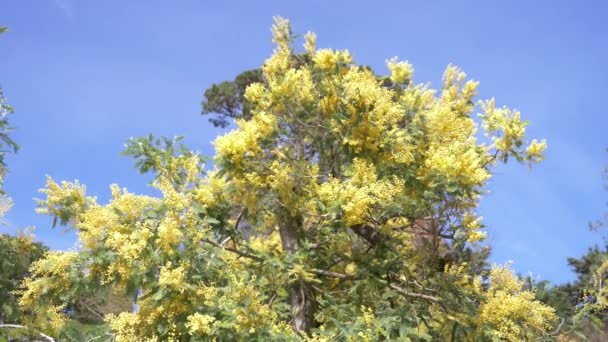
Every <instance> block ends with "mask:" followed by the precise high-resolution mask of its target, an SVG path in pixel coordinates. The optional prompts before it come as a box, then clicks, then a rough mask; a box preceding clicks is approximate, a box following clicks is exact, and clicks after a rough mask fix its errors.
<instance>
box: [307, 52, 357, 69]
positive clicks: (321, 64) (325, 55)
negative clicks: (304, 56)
mask: <svg viewBox="0 0 608 342" xmlns="http://www.w3.org/2000/svg"><path fill="white" fill-rule="evenodd" d="M351 60H352V56H351V55H350V53H349V52H348V51H347V50H342V51H339V50H332V49H320V50H317V51H316V53H315V55H314V56H313V62H314V63H315V66H316V67H317V68H319V69H321V70H325V71H333V70H335V68H337V67H338V65H346V64H349V63H350V62H351Z"/></svg>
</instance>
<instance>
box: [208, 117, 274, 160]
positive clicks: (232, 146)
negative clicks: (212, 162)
mask: <svg viewBox="0 0 608 342" xmlns="http://www.w3.org/2000/svg"><path fill="white" fill-rule="evenodd" d="M237 123H238V125H239V127H240V129H239V130H234V131H232V132H229V133H227V134H225V135H224V136H221V137H219V138H217V139H216V140H215V150H216V152H217V155H218V157H219V158H223V159H225V160H227V161H230V162H231V163H233V164H235V165H237V166H239V165H240V164H241V162H242V161H243V158H245V157H246V156H247V157H254V156H255V155H256V154H257V153H259V151H260V141H261V140H263V139H265V138H268V137H269V136H270V135H271V134H272V133H273V132H274V130H275V125H276V117H275V116H273V115H270V114H267V113H257V114H256V115H255V116H254V117H253V118H252V119H251V120H249V121H237Z"/></svg>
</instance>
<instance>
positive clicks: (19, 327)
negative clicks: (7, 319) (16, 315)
mask: <svg viewBox="0 0 608 342" xmlns="http://www.w3.org/2000/svg"><path fill="white" fill-rule="evenodd" d="M2 328H13V329H26V330H27V329H28V328H27V327H26V326H23V325H19V324H0V329H2ZM38 334H39V335H40V336H42V337H44V338H46V339H47V340H49V341H50V342H55V339H54V338H52V337H50V336H48V335H45V334H43V333H41V332H38Z"/></svg>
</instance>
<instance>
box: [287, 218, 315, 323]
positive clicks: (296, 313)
mask: <svg viewBox="0 0 608 342" xmlns="http://www.w3.org/2000/svg"><path fill="white" fill-rule="evenodd" d="M279 233H280V235H281V245H282V247H283V250H284V251H285V252H286V253H288V254H294V253H297V252H298V251H299V250H300V236H301V234H302V219H301V218H300V217H293V216H292V215H290V214H289V213H286V212H284V213H282V215H280V217H279ZM288 293H289V305H290V306H291V313H292V321H291V324H292V326H293V328H294V329H295V330H296V331H297V332H300V333H305V334H308V333H309V332H310V329H312V328H313V327H314V326H315V310H316V307H317V301H316V298H315V294H314V290H313V288H312V285H311V284H309V283H307V282H305V281H304V280H303V279H299V280H298V281H296V282H294V283H292V284H290V285H289V289H288Z"/></svg>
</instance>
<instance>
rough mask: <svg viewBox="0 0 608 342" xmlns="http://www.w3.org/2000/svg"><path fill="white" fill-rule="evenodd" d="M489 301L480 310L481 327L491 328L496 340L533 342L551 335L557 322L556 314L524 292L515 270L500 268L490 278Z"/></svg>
mask: <svg viewBox="0 0 608 342" xmlns="http://www.w3.org/2000/svg"><path fill="white" fill-rule="evenodd" d="M490 279H491V282H490V288H489V289H488V291H487V299H486V300H485V301H484V302H482V303H481V306H480V308H479V315H478V318H477V319H478V323H479V324H480V326H481V327H483V326H489V327H490V329H491V330H490V335H491V337H492V338H493V339H496V340H508V341H522V340H529V339H532V338H533V337H534V336H536V334H537V333H539V332H544V331H547V330H548V329H550V328H551V326H552V323H553V322H554V321H555V319H556V316H555V310H554V309H553V308H551V307H549V306H547V305H545V304H543V303H541V302H540V301H538V300H535V296H534V293H533V292H530V291H527V290H523V283H522V281H520V280H519V279H517V278H516V277H515V275H514V274H513V273H512V271H511V270H509V269H508V268H506V267H503V266H498V267H494V268H493V269H492V272H491V274H490Z"/></svg>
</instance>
